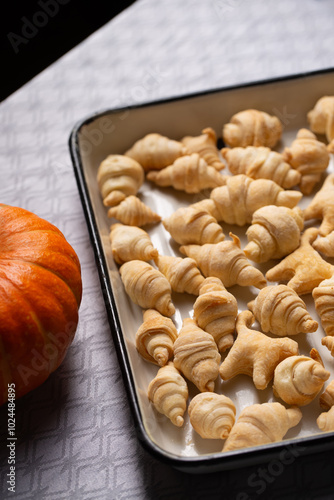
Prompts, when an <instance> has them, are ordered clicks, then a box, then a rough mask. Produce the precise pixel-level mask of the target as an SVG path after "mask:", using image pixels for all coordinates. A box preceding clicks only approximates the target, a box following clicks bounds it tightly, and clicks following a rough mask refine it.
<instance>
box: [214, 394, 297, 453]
mask: <svg viewBox="0 0 334 500" xmlns="http://www.w3.org/2000/svg"><path fill="white" fill-rule="evenodd" d="M301 418H302V412H301V410H300V409H299V408H297V407H292V408H285V407H284V406H283V405H281V404H280V403H262V404H254V405H251V406H248V407H246V408H245V409H244V410H242V412H241V413H240V416H239V418H238V420H237V422H236V424H235V425H234V427H233V428H232V430H231V432H230V434H229V436H228V438H227V440H226V441H225V444H224V448H223V451H233V450H238V449H241V448H248V447H250V446H258V445H260V444H269V443H275V442H277V441H281V440H282V439H283V437H284V436H285V434H286V433H287V432H288V430H289V429H290V428H291V427H295V426H296V425H297V424H298V423H299V422H300V420H301Z"/></svg>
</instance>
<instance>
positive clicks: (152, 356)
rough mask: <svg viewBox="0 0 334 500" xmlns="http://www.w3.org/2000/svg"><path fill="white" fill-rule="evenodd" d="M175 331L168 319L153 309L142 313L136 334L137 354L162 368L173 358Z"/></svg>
mask: <svg viewBox="0 0 334 500" xmlns="http://www.w3.org/2000/svg"><path fill="white" fill-rule="evenodd" d="M176 339H177V330H176V327H175V325H174V323H173V321H172V320H171V319H170V318H166V317H165V316H162V314H160V313H159V312H158V311H156V310H155V309H147V310H146V311H144V312H143V323H142V324H141V325H140V327H139V328H138V330H137V332H136V347H137V351H138V352H139V354H140V355H141V356H142V357H143V358H144V359H146V360H147V361H150V362H151V363H155V364H157V365H159V366H164V365H166V364H167V363H168V360H169V359H171V358H172V357H173V345H174V342H175V340H176Z"/></svg>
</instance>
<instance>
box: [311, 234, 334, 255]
mask: <svg viewBox="0 0 334 500" xmlns="http://www.w3.org/2000/svg"><path fill="white" fill-rule="evenodd" d="M312 246H313V248H315V249H316V250H317V251H318V252H321V253H322V254H323V255H326V257H334V231H332V232H331V233H329V234H327V236H320V237H319V238H317V239H316V240H315V241H314V242H313V245H312Z"/></svg>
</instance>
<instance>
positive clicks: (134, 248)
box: [109, 223, 158, 264]
mask: <svg viewBox="0 0 334 500" xmlns="http://www.w3.org/2000/svg"><path fill="white" fill-rule="evenodd" d="M109 237H110V241H111V252H112V255H113V258H114V261H115V262H116V263H117V264H124V262H127V261H129V260H145V261H148V260H151V259H154V258H156V257H157V256H158V250H157V249H156V248H154V246H153V245H152V241H151V238H150V236H149V235H148V234H147V232H146V231H144V230H143V229H141V228H139V227H136V226H127V225H123V224H119V223H116V224H112V226H111V227H110V235H109Z"/></svg>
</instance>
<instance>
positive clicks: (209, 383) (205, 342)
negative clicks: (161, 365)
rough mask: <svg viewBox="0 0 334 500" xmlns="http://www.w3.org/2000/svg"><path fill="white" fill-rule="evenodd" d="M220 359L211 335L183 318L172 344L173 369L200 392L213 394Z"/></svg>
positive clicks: (190, 320) (191, 321)
mask: <svg viewBox="0 0 334 500" xmlns="http://www.w3.org/2000/svg"><path fill="white" fill-rule="evenodd" d="M220 359H221V358H220V354H219V352H218V349H217V346H216V343H215V341H214V339H213V337H212V335H210V334H209V333H206V332H205V331H204V330H202V329H201V328H199V327H198V326H197V325H196V324H195V322H194V321H193V320H192V319H191V318H185V319H184V320H183V324H182V328H181V330H180V332H179V336H178V338H177V339H176V340H175V342H174V365H175V367H176V368H177V369H178V370H180V372H181V373H183V375H184V376H185V377H186V378H187V379H188V380H190V381H191V382H193V383H194V384H195V385H196V387H197V388H198V389H199V390H200V391H201V392H206V391H209V392H213V390H214V385H215V380H216V378H217V377H218V373H219V363H220Z"/></svg>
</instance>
